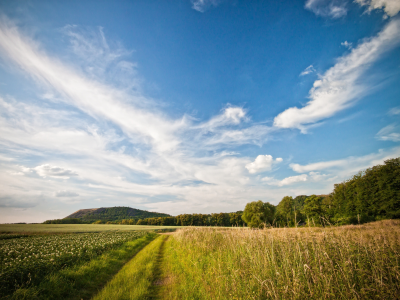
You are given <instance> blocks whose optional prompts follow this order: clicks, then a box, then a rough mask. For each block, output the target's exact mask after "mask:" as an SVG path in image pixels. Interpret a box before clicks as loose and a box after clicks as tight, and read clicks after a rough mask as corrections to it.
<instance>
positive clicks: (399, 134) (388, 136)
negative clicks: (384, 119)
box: [376, 124, 400, 142]
mask: <svg viewBox="0 0 400 300" xmlns="http://www.w3.org/2000/svg"><path fill="white" fill-rule="evenodd" d="M376 138H377V139H378V140H381V141H392V142H400V126H398V125H397V124H390V125H388V126H386V127H384V128H382V129H381V130H379V132H378V133H377V134H376Z"/></svg>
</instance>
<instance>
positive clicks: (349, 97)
mask: <svg viewBox="0 0 400 300" xmlns="http://www.w3.org/2000/svg"><path fill="white" fill-rule="evenodd" d="M399 43H400V20H392V21H391V22H389V24H388V25H387V26H386V27H385V28H384V29H383V30H382V31H381V32H380V33H379V34H378V35H377V36H375V37H373V38H371V39H368V40H365V41H364V42H362V43H360V44H359V45H358V46H357V47H356V48H354V49H353V50H352V51H351V52H350V53H349V54H348V55H345V56H343V57H341V58H339V59H338V61H337V63H336V64H335V65H334V66H333V67H332V68H330V69H329V70H328V71H326V72H325V74H323V75H322V76H321V77H320V78H319V79H318V80H316V81H315V82H314V84H313V87H312V89H311V90H310V92H309V98H310V101H309V102H308V103H307V104H306V105H305V106H304V107H302V108H298V107H291V108H288V109H286V110H285V111H283V112H282V113H280V114H279V115H278V116H276V117H275V119H274V126H275V127H279V128H298V129H300V130H303V131H305V128H306V126H307V125H310V124H313V123H316V122H318V121H321V120H323V119H326V118H329V117H331V116H333V115H335V114H336V113H338V112H339V111H342V110H344V109H346V108H348V107H349V106H351V105H352V104H353V103H354V102H355V101H356V100H357V99H358V98H360V97H361V96H362V95H364V94H366V93H367V92H368V90H369V88H368V86H365V85H363V84H362V82H361V78H362V76H363V75H364V74H365V71H366V70H367V69H368V68H369V67H370V66H371V65H372V64H373V63H375V62H376V61H377V60H378V59H379V58H381V56H382V55H383V54H384V53H385V52H388V51H389V50H391V49H393V48H394V47H396V46H398V45H399Z"/></svg>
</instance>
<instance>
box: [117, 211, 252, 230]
mask: <svg viewBox="0 0 400 300" xmlns="http://www.w3.org/2000/svg"><path fill="white" fill-rule="evenodd" d="M242 214H243V212H242V211H237V212H233V213H218V214H182V215H178V216H176V217H163V218H162V217H158V218H146V219H140V220H138V221H137V223H136V225H153V226H154V225H158V226H224V227H231V226H245V225H246V224H245V223H244V222H243V220H242ZM122 224H124V223H123V222H122Z"/></svg>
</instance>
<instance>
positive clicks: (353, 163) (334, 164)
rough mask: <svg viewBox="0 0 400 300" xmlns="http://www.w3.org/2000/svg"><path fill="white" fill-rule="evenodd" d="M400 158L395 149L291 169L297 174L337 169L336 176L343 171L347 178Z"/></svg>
mask: <svg viewBox="0 0 400 300" xmlns="http://www.w3.org/2000/svg"><path fill="white" fill-rule="evenodd" d="M398 156H400V148H399V147H395V148H392V149H389V150H380V151H379V152H378V153H372V154H368V155H365V156H360V157H348V158H345V159H338V160H331V161H321V162H316V163H310V164H307V165H300V164H290V167H291V168H292V170H293V171H295V172H297V173H304V172H312V171H320V170H333V169H335V173H336V174H341V171H343V172H342V173H343V174H344V175H345V176H349V175H351V174H355V173H357V172H359V171H360V170H364V169H367V168H369V167H372V166H375V165H378V164H382V163H383V162H384V161H385V160H387V159H390V158H395V157H398ZM313 174H314V173H313ZM310 175H311V173H310ZM314 175H315V174H314ZM311 176H312V175H311Z"/></svg>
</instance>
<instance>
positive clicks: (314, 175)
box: [309, 172, 328, 181]
mask: <svg viewBox="0 0 400 300" xmlns="http://www.w3.org/2000/svg"><path fill="white" fill-rule="evenodd" d="M309 175H310V178H311V180H313V181H321V180H324V179H326V178H327V176H328V175H327V174H321V173H319V172H310V173H309Z"/></svg>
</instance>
